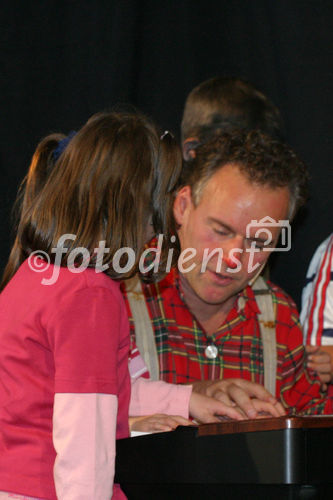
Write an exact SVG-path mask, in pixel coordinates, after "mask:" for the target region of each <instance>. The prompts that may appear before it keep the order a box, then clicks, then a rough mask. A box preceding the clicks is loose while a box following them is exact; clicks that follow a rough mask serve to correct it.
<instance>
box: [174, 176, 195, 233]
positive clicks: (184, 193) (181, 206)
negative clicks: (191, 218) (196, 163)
mask: <svg viewBox="0 0 333 500" xmlns="http://www.w3.org/2000/svg"><path fill="white" fill-rule="evenodd" d="M191 206H192V193H191V188H190V186H184V187H182V188H181V189H180V190H179V191H178V193H177V195H176V198H175V201H174V204H173V215H174V217H175V220H176V222H177V224H178V225H179V226H181V225H182V224H183V223H184V220H185V218H186V216H187V213H188V211H189V209H190V208H191Z"/></svg>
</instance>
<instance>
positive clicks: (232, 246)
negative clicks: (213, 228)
mask: <svg viewBox="0 0 333 500" xmlns="http://www.w3.org/2000/svg"><path fill="white" fill-rule="evenodd" d="M243 246H244V242H243V238H242V237H241V236H236V237H235V238H232V239H231V240H230V241H229V242H228V245H225V247H224V248H223V261H224V262H225V263H226V265H227V266H228V268H229V269H236V267H237V265H238V262H239V261H240V260H241V255H242V253H243Z"/></svg>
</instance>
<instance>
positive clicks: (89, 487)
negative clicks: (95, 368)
mask: <svg viewBox="0 0 333 500" xmlns="http://www.w3.org/2000/svg"><path fill="white" fill-rule="evenodd" d="M117 410H118V399H117V396H115V395H113V394H59V393H58V394H55V397H54V410H53V444H54V448H55V450H56V453H57V456H56V459H55V463H54V471H53V475H54V482H55V488H56V492H57V498H59V500H109V499H110V498H111V497H112V490H113V478H114V467H115V443H116V422H117Z"/></svg>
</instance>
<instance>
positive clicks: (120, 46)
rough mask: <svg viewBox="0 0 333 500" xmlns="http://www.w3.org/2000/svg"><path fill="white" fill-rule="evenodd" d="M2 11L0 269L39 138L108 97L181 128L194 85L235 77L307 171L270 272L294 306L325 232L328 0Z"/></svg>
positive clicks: (331, 11) (86, 4) (111, 0)
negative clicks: (273, 108)
mask: <svg viewBox="0 0 333 500" xmlns="http://www.w3.org/2000/svg"><path fill="white" fill-rule="evenodd" d="M1 18H2V20H1V34H0V36H1V38H2V44H1V59H2V62H1V74H2V79H3V86H2V88H1V97H2V106H1V111H2V117H1V118H2V119H1V122H2V128H3V130H2V131H1V134H0V135H1V149H0V154H1V193H0V204H1V205H0V210H1V212H0V213H1V226H0V268H3V267H4V265H5V263H6V260H7V256H8V252H9V248H10V244H11V238H10V228H11V224H10V221H9V219H10V209H11V206H12V204H13V202H14V199H15V196H16V190H17V188H18V185H19V183H20V181H21V180H22V178H23V176H24V174H25V172H26V170H27V168H28V166H29V162H30V158H31V155H32V153H33V151H34V148H35V146H36V144H37V142H38V141H39V139H40V138H41V137H42V136H44V135H46V134H48V133H49V132H54V131H62V132H65V133H67V132H69V131H70V130H72V129H75V128H77V127H79V126H81V125H82V124H83V122H84V121H86V119H87V118H88V117H89V116H90V115H91V114H92V113H94V112H96V111H99V110H102V109H104V108H110V107H112V106H113V105H115V104H117V103H131V104H134V105H135V106H137V107H138V108H139V109H141V110H142V111H144V112H145V113H147V114H149V115H150V116H152V117H153V118H154V119H155V120H156V121H157V122H159V123H160V125H161V126H162V127H163V128H168V129H171V130H173V131H175V132H176V134H178V133H179V123H180V120H181V115H182V110H183V104H184V100H185V97H186V95H187V93H188V92H189V91H190V90H191V89H192V88H193V87H194V86H195V85H197V84H198V83H200V82H201V81H203V80H205V79H207V78H210V77H213V76H216V75H231V76H240V77H243V78H247V79H249V80H250V81H251V82H253V83H254V84H255V85H256V86H257V87H258V88H260V89H261V90H262V91H263V92H264V93H265V94H267V95H268V96H269V97H270V98H271V99H272V101H273V102H274V103H275V104H276V105H277V106H278V107H279V108H280V109H281V112H282V114H283V117H284V120H285V124H286V131H287V139H288V142H289V143H290V144H291V145H292V146H293V147H294V148H295V149H296V151H297V152H298V153H299V154H300V156H301V157H302V158H303V160H305V161H306V163H307V164H308V165H309V168H310V172H311V199H310V201H309V203H308V206H307V209H306V211H304V212H302V214H301V215H300V216H299V217H298V220H297V223H296V225H295V228H294V230H293V245H292V250H291V251H290V252H289V253H284V254H282V253H280V254H279V255H277V254H276V256H275V257H276V258H275V259H274V262H273V267H272V273H271V274H272V277H273V280H274V281H275V282H277V283H278V284H280V285H281V286H282V287H283V288H285V289H286V291H288V292H289V293H290V294H291V295H292V296H293V297H294V298H295V300H296V301H297V302H298V303H299V299H300V291H301V288H302V284H303V281H304V276H305V272H306V268H307V266H308V263H309V260H310V258H311V255H312V253H313V252H314V250H315V248H316V246H317V245H318V244H319V243H320V242H321V241H322V240H323V239H324V238H325V237H326V236H327V235H328V234H329V233H330V232H331V231H332V221H331V219H332V213H333V210H332V209H333V203H332V188H333V175H332V165H331V161H332V153H333V141H332V135H333V130H332V111H333V68H332V62H333V22H332V21H333V3H332V2H331V1H318V0H317V1H312V0H303V1H293V0H290V1H285V0H279V1H276V0H266V1H261V0H252V1H251V0H249V1H246V0H243V1H242V0H219V1H212V0H206V1H204V0H192V1H189V0H164V1H159V0H141V1H138V0H137V1H135V0H107V1H98V0H95V1H84V0H82V1H79V0H78V1H75V0H72V1H71V0H68V1H64V0H57V1H48V0H44V1H42V0H34V1H32V0H25V1H23V2H21V1H20V2H18V1H8V0H5V2H2V7H1Z"/></svg>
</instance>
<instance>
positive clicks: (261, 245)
mask: <svg viewBox="0 0 333 500" xmlns="http://www.w3.org/2000/svg"><path fill="white" fill-rule="evenodd" d="M246 243H247V246H248V248H251V247H252V248H256V249H258V250H263V249H264V248H265V246H267V247H269V245H265V243H264V242H262V241H254V240H246Z"/></svg>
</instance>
